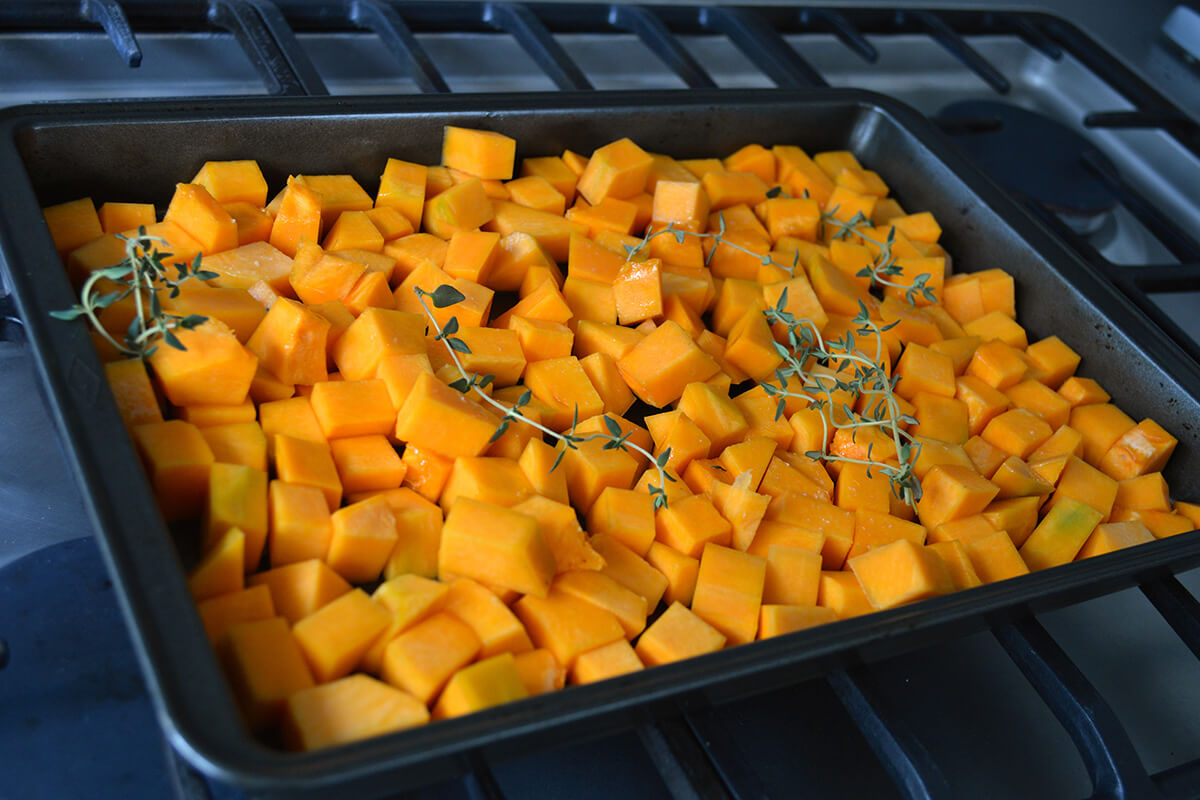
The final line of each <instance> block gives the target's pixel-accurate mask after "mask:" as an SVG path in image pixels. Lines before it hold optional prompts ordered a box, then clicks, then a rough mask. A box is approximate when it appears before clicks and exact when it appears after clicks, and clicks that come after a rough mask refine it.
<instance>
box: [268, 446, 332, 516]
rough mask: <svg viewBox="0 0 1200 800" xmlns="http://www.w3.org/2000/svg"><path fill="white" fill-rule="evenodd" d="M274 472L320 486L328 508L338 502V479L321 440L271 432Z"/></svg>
mask: <svg viewBox="0 0 1200 800" xmlns="http://www.w3.org/2000/svg"><path fill="white" fill-rule="evenodd" d="M274 442H275V472H276V474H278V476H279V479H280V480H282V481H285V482H287V483H294V484H297V485H299V486H312V487H315V488H317V489H320V490H321V492H322V493H323V494H324V495H325V501H326V503H328V505H329V509H330V510H331V511H332V510H333V509H336V508H337V507H338V506H339V505H341V503H342V481H341V478H339V477H338V472H337V465H336V464H334V463H333V454H332V452H331V451H330V449H329V445H328V444H326V443H325V442H313V441H308V440H305V439H297V438H295V437H292V436H285V435H284V434H282V433H277V434H275V438H274Z"/></svg>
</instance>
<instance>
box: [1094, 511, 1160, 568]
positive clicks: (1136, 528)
mask: <svg viewBox="0 0 1200 800" xmlns="http://www.w3.org/2000/svg"><path fill="white" fill-rule="evenodd" d="M1154 539H1155V536H1154V534H1153V533H1151V532H1150V529H1149V528H1147V527H1146V526H1145V525H1144V524H1142V523H1141V522H1137V521H1133V520H1131V521H1129V522H1106V523H1103V524H1101V525H1097V526H1096V529H1095V530H1094V531H1092V535H1091V536H1089V537H1088V539H1087V541H1086V542H1084V543H1083V547H1081V548H1080V549H1079V553H1078V554H1077V555H1076V556H1075V557H1076V558H1077V559H1079V558H1091V557H1092V556H1100V555H1104V554H1105V553H1111V552H1113V551H1114V550H1122V549H1124V548H1126V547H1133V546H1134V545H1135V544H1145V543H1146V542H1153V541H1154Z"/></svg>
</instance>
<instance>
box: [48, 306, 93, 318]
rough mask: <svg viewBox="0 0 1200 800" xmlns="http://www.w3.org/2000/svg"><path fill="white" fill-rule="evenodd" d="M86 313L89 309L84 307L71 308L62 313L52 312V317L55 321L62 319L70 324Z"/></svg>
mask: <svg viewBox="0 0 1200 800" xmlns="http://www.w3.org/2000/svg"><path fill="white" fill-rule="evenodd" d="M86 313H87V309H86V308H84V307H83V306H71V307H70V308H68V309H64V310H62V311H51V312H50V316H52V317H54V318H55V319H61V320H65V321H67V322H70V321H71V320H73V319H79V318H80V317H82V316H83V315H84V314H86Z"/></svg>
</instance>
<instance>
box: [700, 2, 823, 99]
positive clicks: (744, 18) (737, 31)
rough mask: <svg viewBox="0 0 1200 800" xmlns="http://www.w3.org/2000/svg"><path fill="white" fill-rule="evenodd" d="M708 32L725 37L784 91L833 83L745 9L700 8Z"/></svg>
mask: <svg viewBox="0 0 1200 800" xmlns="http://www.w3.org/2000/svg"><path fill="white" fill-rule="evenodd" d="M699 20H700V24H701V26H703V27H704V28H705V29H706V30H709V31H713V32H716V33H723V34H725V35H726V36H728V37H729V40H730V41H731V42H733V43H734V44H735V45H737V47H738V48H739V49H740V50H741V51H742V52H743V53H744V54H745V55H746V57H747V58H749V59H750V61H751V62H753V63H754V65H755V66H756V67H758V68H759V69H760V70H762V71H763V73H764V74H765V75H766V76H767V77H768V78H770V79H771V80H773V81H774V82H775V84H776V85H777V86H778V87H779V88H781V89H801V88H806V87H814V88H822V87H825V86H828V85H829V83H828V82H827V81H826V80H825V78H823V77H822V76H821V73H820V72H818V71H817V70H816V69H815V68H814V67H813V66H812V65H811V64H809V63H808V62H807V61H805V60H804V58H803V57H802V56H801V55H800V54H799V53H797V52H796V50H795V48H793V47H792V46H791V45H789V44H788V43H787V42H786V41H784V39H783V37H782V36H780V35H779V33H778V32H776V30H775V28H774V27H772V26H771V25H769V24H768V23H767V22H766V21H765V20H764V19H763V18H762V17H761V16H759V15H758V14H755V13H754V12H752V11H748V10H746V9H743V8H721V7H702V8H700V14H699Z"/></svg>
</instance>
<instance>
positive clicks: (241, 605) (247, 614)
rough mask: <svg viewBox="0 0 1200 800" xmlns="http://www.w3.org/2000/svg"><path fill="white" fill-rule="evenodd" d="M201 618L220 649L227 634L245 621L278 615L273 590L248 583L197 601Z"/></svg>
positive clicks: (211, 640) (205, 630) (206, 630)
mask: <svg viewBox="0 0 1200 800" xmlns="http://www.w3.org/2000/svg"><path fill="white" fill-rule="evenodd" d="M196 611H198V612H199V613H200V621H201V622H202V623H204V632H205V633H206V634H207V635H208V641H209V642H211V643H212V644H213V646H214V647H216V648H217V652H220V649H221V647H222V643H223V640H224V638H225V634H226V633H227V632H228V631H229V629H230V628H231V627H232V626H234V625H237V624H239V623H242V622H255V621H258V620H264V619H270V618H271V617H273V616H275V604H274V603H272V602H271V590H270V589H268V588H267V587H266V586H261V585H260V586H249V587H247V588H245V589H242V590H240V591H236V592H227V593H225V594H221V595H217V596H215V597H211V598H209V599H208V600H201V601H199V602H197V603H196Z"/></svg>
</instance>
